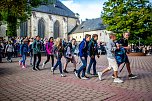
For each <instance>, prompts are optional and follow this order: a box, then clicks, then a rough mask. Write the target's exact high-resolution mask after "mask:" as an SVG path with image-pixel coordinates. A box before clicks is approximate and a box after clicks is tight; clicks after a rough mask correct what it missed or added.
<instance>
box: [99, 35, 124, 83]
mask: <svg viewBox="0 0 152 101" xmlns="http://www.w3.org/2000/svg"><path fill="white" fill-rule="evenodd" d="M115 40H116V36H115V34H110V40H109V42H108V43H107V46H106V51H107V59H108V63H109V67H107V68H106V69H104V70H103V71H102V72H98V76H99V80H102V75H103V74H105V73H106V72H108V71H110V70H111V68H113V70H114V81H113V82H115V83H122V82H123V81H122V80H121V79H119V78H118V65H117V62H116V59H115V55H114V51H115V50H116V44H115V43H114V41H115Z"/></svg>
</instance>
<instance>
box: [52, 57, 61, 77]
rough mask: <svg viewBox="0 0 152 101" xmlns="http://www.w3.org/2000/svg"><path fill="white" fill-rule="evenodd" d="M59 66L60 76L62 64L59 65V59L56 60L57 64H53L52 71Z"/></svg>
mask: <svg viewBox="0 0 152 101" xmlns="http://www.w3.org/2000/svg"><path fill="white" fill-rule="evenodd" d="M57 66H59V70H60V74H62V63H61V58H58V59H57V63H56V64H55V66H54V68H53V71H54V70H55V69H56V68H57Z"/></svg>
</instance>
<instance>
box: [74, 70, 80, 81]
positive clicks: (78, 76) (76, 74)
mask: <svg viewBox="0 0 152 101" xmlns="http://www.w3.org/2000/svg"><path fill="white" fill-rule="evenodd" d="M74 74H75V76H76V77H77V78H79V79H81V77H80V75H78V73H77V71H75V72H74Z"/></svg>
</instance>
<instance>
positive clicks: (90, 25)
mask: <svg viewBox="0 0 152 101" xmlns="http://www.w3.org/2000/svg"><path fill="white" fill-rule="evenodd" d="M109 33H111V31H107V30H106V26H104V25H103V23H102V20H101V18H96V19H88V20H86V21H84V22H82V23H81V24H80V25H79V26H78V27H76V28H75V29H74V30H73V31H72V32H70V33H69V37H70V38H71V39H72V38H75V39H76V40H77V41H82V40H83V38H84V37H85V35H86V34H90V35H93V34H98V42H108V40H109Z"/></svg>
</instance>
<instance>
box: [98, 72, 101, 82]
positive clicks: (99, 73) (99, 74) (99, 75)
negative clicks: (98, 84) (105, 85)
mask: <svg viewBox="0 0 152 101" xmlns="http://www.w3.org/2000/svg"><path fill="white" fill-rule="evenodd" d="M98 77H99V80H100V81H101V80H102V72H98Z"/></svg>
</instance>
